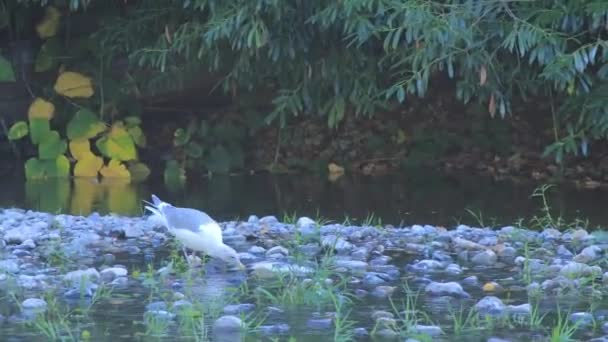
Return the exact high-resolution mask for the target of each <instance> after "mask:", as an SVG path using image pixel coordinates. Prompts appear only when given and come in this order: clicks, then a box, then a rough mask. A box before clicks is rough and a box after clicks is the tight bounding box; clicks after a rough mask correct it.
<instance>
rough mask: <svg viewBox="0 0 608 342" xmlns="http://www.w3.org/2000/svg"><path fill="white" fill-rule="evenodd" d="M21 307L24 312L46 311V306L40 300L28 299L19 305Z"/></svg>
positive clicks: (42, 300)
mask: <svg viewBox="0 0 608 342" xmlns="http://www.w3.org/2000/svg"><path fill="white" fill-rule="evenodd" d="M21 307H22V308H23V309H24V310H40V311H44V310H46V307H47V304H46V301H45V300H44V299H40V298H28V299H26V300H24V301H23V302H22V303H21Z"/></svg>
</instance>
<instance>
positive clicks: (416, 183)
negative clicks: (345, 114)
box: [0, 170, 608, 226]
mask: <svg viewBox="0 0 608 342" xmlns="http://www.w3.org/2000/svg"><path fill="white" fill-rule="evenodd" d="M0 186H1V187H2V189H3V191H1V192H0V206H1V207H11V206H16V207H25V208H28V209H34V210H41V211H46V212H52V213H69V214H75V215H88V214H90V213H91V212H99V213H102V214H106V213H116V214H121V215H141V214H142V204H141V201H142V200H143V199H149V196H150V194H152V193H155V194H157V195H159V196H160V197H161V198H162V199H164V200H166V201H168V202H172V203H174V204H176V205H180V206H188V207H194V208H200V209H203V210H205V211H207V212H208V213H209V214H210V215H212V216H213V217H215V218H217V219H221V220H228V219H234V218H237V217H238V218H241V219H246V218H247V216H248V215H250V214H255V215H258V216H263V215H276V216H278V217H279V218H281V216H282V215H283V214H284V213H289V214H292V213H294V212H295V213H297V214H298V215H308V216H311V217H315V216H317V215H319V216H322V217H324V218H327V219H331V220H335V221H342V220H343V219H344V218H345V217H349V218H351V219H355V220H356V219H359V220H363V219H364V218H366V217H368V216H369V215H371V214H372V213H373V214H374V216H375V217H377V218H381V219H382V223H385V224H388V223H391V224H399V223H401V222H402V223H404V224H414V223H421V224H439V225H447V226H450V225H454V224H456V223H457V222H462V223H476V219H474V218H473V217H472V215H471V214H469V212H468V211H467V209H469V210H472V211H473V212H481V213H482V214H483V218H484V221H485V223H486V224H492V223H496V224H511V223H513V222H514V221H516V220H517V219H518V218H521V217H531V216H532V215H534V214H536V213H538V209H539V206H540V201H539V199H537V198H531V196H530V195H531V193H532V192H533V190H534V188H535V186H537V184H532V183H525V184H515V183H512V182H510V181H494V180H492V179H489V178H483V177H479V176H469V175H442V174H433V173H431V172H428V170H422V171H419V172H410V173H408V174H400V175H392V176H382V177H361V176H350V177H349V176H345V177H342V178H340V179H339V180H337V181H334V182H332V181H329V180H327V179H325V178H322V177H320V176H314V175H302V174H298V175H269V174H260V175H253V176H237V177H213V178H211V179H199V180H189V181H188V182H187V183H186V184H184V185H183V186H170V187H169V186H166V185H165V184H164V182H163V181H162V179H159V178H150V179H149V180H147V181H145V182H142V183H135V184H133V183H129V182H125V181H121V180H103V181H101V182H97V181H94V180H90V179H76V180H48V181H44V182H29V181H28V182H25V181H24V180H23V177H22V176H21V175H15V176H13V177H8V178H6V177H5V178H4V179H3V180H1V181H0ZM607 200H608V192H606V191H601V190H578V189H575V188H573V187H568V186H561V187H555V188H553V189H552V190H551V192H550V201H551V204H552V206H553V208H554V212H555V213H556V214H562V215H564V216H565V217H567V218H569V219H572V218H576V217H579V218H586V219H589V221H590V223H591V224H592V225H603V226H606V225H608V211H606V210H605V203H607Z"/></svg>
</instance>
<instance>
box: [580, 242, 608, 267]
mask: <svg viewBox="0 0 608 342" xmlns="http://www.w3.org/2000/svg"><path fill="white" fill-rule="evenodd" d="M601 256H602V249H601V248H600V247H599V246H595V245H593V246H589V247H585V248H584V249H583V250H582V251H581V252H580V253H579V254H577V255H576V256H575V257H574V261H576V262H580V263H584V264H587V263H589V262H592V261H595V260H597V259H599V258H600V257H601Z"/></svg>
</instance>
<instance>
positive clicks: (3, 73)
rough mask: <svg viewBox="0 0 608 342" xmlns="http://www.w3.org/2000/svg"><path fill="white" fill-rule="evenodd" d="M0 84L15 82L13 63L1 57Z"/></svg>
mask: <svg viewBox="0 0 608 342" xmlns="http://www.w3.org/2000/svg"><path fill="white" fill-rule="evenodd" d="M0 82H15V71H14V70H13V66H12V64H11V62H9V61H8V60H7V59H6V58H4V57H2V56H0Z"/></svg>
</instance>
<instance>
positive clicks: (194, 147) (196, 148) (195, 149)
mask: <svg viewBox="0 0 608 342" xmlns="http://www.w3.org/2000/svg"><path fill="white" fill-rule="evenodd" d="M185 151H186V155H188V157H190V158H195V159H198V158H200V157H202V156H203V147H202V146H201V145H200V144H199V143H197V142H196V141H191V142H190V143H189V144H188V145H186V148H185Z"/></svg>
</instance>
